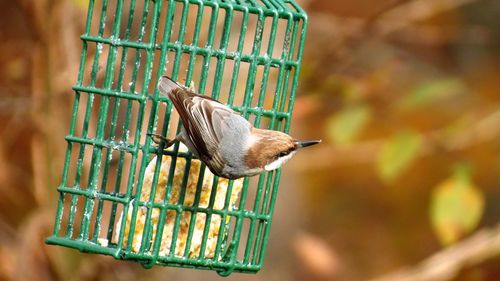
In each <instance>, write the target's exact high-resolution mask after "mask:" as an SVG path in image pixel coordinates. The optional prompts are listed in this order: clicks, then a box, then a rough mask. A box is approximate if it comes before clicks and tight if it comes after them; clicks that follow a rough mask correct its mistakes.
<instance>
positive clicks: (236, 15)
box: [47, 0, 307, 275]
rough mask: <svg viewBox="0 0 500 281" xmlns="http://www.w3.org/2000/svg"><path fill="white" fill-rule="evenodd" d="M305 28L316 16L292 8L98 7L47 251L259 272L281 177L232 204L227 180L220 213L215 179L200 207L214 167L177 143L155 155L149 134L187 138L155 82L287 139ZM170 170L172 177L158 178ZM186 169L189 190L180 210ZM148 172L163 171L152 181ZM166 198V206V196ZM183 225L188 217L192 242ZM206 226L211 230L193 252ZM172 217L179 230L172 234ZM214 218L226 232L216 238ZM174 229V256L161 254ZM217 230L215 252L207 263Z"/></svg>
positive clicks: (208, 2) (243, 0)
mask: <svg viewBox="0 0 500 281" xmlns="http://www.w3.org/2000/svg"><path fill="white" fill-rule="evenodd" d="M306 27H307V15H306V13H305V12H304V11H303V10H302V9H301V8H300V7H299V6H298V5H297V3H295V2H294V1H293V0H183V1H182V0H175V1H173V0H169V1H160V0H157V1H152V0H143V1H138V0H116V1H107V0H101V1H98V0H90V1H89V6H88V15H87V20H86V25H85V32H84V34H83V35H82V36H81V39H82V40H83V49H82V55H81V63H80V68H79V74H78V78H77V82H76V85H75V86H74V87H73V89H74V91H75V100H74V105H73V114H72V119H71V125H70V130H69V134H68V136H67V137H66V140H67V143H68V145H67V153H66V158H65V163H64V170H63V174H62V181H61V185H60V186H59V187H58V189H57V190H58V192H59V195H60V196H59V201H58V206H57V213H56V218H55V226H54V231H53V233H52V235H51V236H50V237H49V238H48V239H47V243H48V244H54V245H62V246H65V247H70V248H75V249H78V250H80V251H82V252H88V253H98V254H105V255H111V256H113V257H114V258H116V259H123V260H134V261H138V262H140V263H141V264H142V265H143V266H144V267H146V268H149V267H152V266H153V265H155V264H159V265H167V266H177V267H189V268H199V269H212V270H215V271H217V272H218V273H219V274H221V275H229V274H230V273H232V272H233V271H236V272H248V273H255V272H257V271H258V270H259V269H260V268H261V267H262V264H263V260H264V256H265V252H266V246H267V242H268V237H269V233H270V227H271V221H272V215H273V210H274V205H275V202H276V196H277V192H278V185H279V180H280V170H277V171H274V172H268V173H264V174H261V175H259V176H256V177H252V178H245V179H244V180H243V182H242V185H241V191H240V192H239V194H238V196H237V197H235V198H236V199H235V200H233V201H231V203H229V200H230V199H229V198H230V195H231V196H232V194H233V191H232V189H233V187H234V186H235V184H234V182H233V181H229V184H228V185H227V187H226V190H225V196H223V199H221V200H222V201H223V206H222V207H219V208H215V207H214V204H215V203H214V202H215V201H216V200H218V199H216V198H217V192H218V188H219V184H220V181H221V180H222V179H219V178H217V177H213V178H210V180H211V181H212V183H211V186H212V187H211V190H209V199H208V203H207V205H206V206H199V203H200V200H201V199H200V197H202V196H203V195H202V194H203V192H207V190H205V191H203V190H204V189H203V184H202V182H204V178H206V177H207V173H208V172H209V171H208V169H206V168H205V167H204V166H203V165H201V166H200V169H199V170H196V169H194V168H193V167H194V166H193V165H194V164H193V163H194V162H193V160H192V158H191V154H190V153H189V152H186V151H183V150H182V149H181V148H180V146H179V144H176V145H175V146H174V148H173V149H172V150H171V151H170V152H169V153H167V154H168V155H163V154H162V153H158V151H159V149H158V148H157V147H156V146H155V144H154V143H153V142H152V140H151V137H150V135H149V134H150V133H158V134H162V135H165V136H174V135H175V134H176V132H177V131H178V130H179V129H180V126H181V124H180V122H179V118H178V116H177V115H176V112H175V110H173V107H172V104H171V103H170V101H169V100H168V98H166V97H163V96H161V95H159V91H158V90H157V87H156V83H157V81H158V79H159V78H160V77H161V76H162V75H168V76H170V77H172V78H173V79H174V80H177V81H180V82H182V83H185V84H186V85H194V87H195V88H196V90H197V92H199V93H202V94H207V95H211V96H212V97H214V98H215V99H218V100H220V101H221V102H223V103H225V104H228V105H229V106H231V107H232V108H233V109H235V110H236V111H238V112H240V113H241V114H242V115H243V116H244V117H245V118H247V119H249V120H250V121H251V122H252V123H253V124H254V125H255V126H256V127H261V128H264V127H265V128H270V129H274V130H281V131H285V132H287V131H288V130H289V126H290V119H291V113H292V109H293V105H294V99H295V92H296V89H297V82H298V75H299V70H300V63H301V57H302V50H303V46H304V39H305V33H306ZM165 159H167V160H168V161H169V166H168V167H169V169H168V170H167V172H166V173H165V172H164V171H161V169H162V168H161V167H162V166H160V164H162V163H163V162H162V161H165ZM180 159H184V160H183V161H184V162H182V163H183V166H182V169H181V170H180V178H181V179H182V180H180V181H181V184H180V186H181V187H180V190H178V191H176V192H178V193H179V194H178V197H175V198H176V199H175V200H176V201H175V202H171V201H172V198H173V197H174V195H172V193H173V191H172V190H173V187H172V186H173V183H174V182H175V181H176V180H177V179H176V173H177V170H176V165H177V167H179V164H178V163H180V162H179V160H180ZM151 162H154V163H155V164H157V165H153V166H150V167H153V169H151V170H148V169H149V168H148V165H150V163H151ZM151 171H154V172H153V173H152V176H151V179H150V181H151V182H149V183H148V189H146V188H145V187H144V186H145V184H144V182H146V181H147V177H148V173H149V172H151ZM193 171H194V172H193ZM190 173H196V176H195V177H196V178H197V181H198V184H196V188H195V193H194V202H192V203H190V204H187V203H186V202H185V201H186V198H187V196H188V195H186V193H188V192H189V191H186V190H187V187H186V186H187V185H188V178H189V174H190ZM160 189H161V190H164V192H165V195H164V197H163V198H155V196H156V197H158V196H157V192H158V190H160ZM145 190H146V191H147V192H145ZM144 193H148V194H146V195H144ZM176 196H177V195H176ZM231 198H232V197H231ZM231 200H232V199H231ZM185 213H189V214H190V217H186V218H188V219H187V220H186V221H187V223H186V225H185V227H186V228H185V230H183V231H184V232H183V233H181V229H183V228H182V227H184V226H183V225H180V224H181V219H183V218H184V214H185ZM139 214H143V215H144V218H145V219H144V220H143V221H142V223H143V224H144V225H143V226H139V225H138V223H137V221H138V220H137V217H138V216H139ZM200 214H202V215H203V216H202V217H201V218H202V219H203V223H202V224H201V226H202V228H203V232H202V235H201V236H200V237H201V238H200V239H201V240H200V241H194V239H193V237H194V236H196V235H197V234H195V233H194V232H195V226H194V225H195V224H197V223H198V217H197V215H200ZM169 216H170V217H171V218H170V219H172V220H171V221H172V225H169V226H166V225H167V224H166V221H168V220H169ZM152 217H155V220H153V219H152ZM172 217H173V218H172ZM189 218H190V219H189ZM215 218H217V223H218V224H220V225H219V226H217V227H218V228H217V229H215V230H216V231H212V229H210V226H209V225H210V221H211V220H212V222H213V221H215ZM168 227H170V228H169V231H171V232H170V233H171V234H169V235H171V236H169V237H170V238H169V239H171V242H169V246H168V248H169V251H167V252H165V251H163V252H162V247H163V246H162V241H164V239H165V237H162V235H163V236H164V234H163V233H165V229H167V228H168ZM137 231H139V233H140V235H139V236H138V237H134V235H136V234H134V233H135V232H137ZM127 232H128V233H127ZM212 232H214V233H215V234H217V237H216V239H215V240H213V242H214V243H213V244H214V245H215V248H214V250H213V253H212V254H211V255H207V254H206V252H208V250H206V249H207V244H208V243H209V242H207V241H208V240H209V239H211V238H209V237H208V236H209V233H212ZM182 235H184V236H183V237H185V240H186V244H187V245H184V248H183V249H184V250H183V251H181V253H180V254H179V253H177V252H176V247H179V245H178V243H177V242H176V241H177V240H179V237H181V236H182ZM134 239H135V240H134ZM162 239H163V240H162ZM134 241H140V243H139V244H137V245H139V246H137V245H134ZM195 243H198V244H199V248H200V250H199V251H198V252H196V254H195V255H193V254H190V253H189V249H190V245H193V244H195Z"/></svg>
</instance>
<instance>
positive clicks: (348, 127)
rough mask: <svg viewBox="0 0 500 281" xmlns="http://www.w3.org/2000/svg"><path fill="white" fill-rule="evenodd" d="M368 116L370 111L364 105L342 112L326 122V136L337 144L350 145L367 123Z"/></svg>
mask: <svg viewBox="0 0 500 281" xmlns="http://www.w3.org/2000/svg"><path fill="white" fill-rule="evenodd" d="M370 116H371V110H370V108H369V107H368V106H366V105H358V106H354V107H350V108H347V109H345V110H342V111H340V112H338V113H337V114H335V115H333V116H331V117H330V118H329V119H328V120H327V122H326V133H327V136H328V138H329V139H330V140H332V141H333V142H335V143H337V144H341V145H343V144H350V143H351V142H352V141H353V140H354V139H355V138H356V136H358V135H359V133H360V132H361V131H362V129H363V128H364V126H365V125H366V123H368V121H369V120H370Z"/></svg>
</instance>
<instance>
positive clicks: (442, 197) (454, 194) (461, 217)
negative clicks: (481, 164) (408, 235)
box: [430, 166, 484, 245]
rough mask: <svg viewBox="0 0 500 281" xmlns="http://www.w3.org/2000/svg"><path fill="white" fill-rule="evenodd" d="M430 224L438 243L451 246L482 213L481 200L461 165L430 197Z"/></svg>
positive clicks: (467, 230) (466, 171) (474, 225)
mask: <svg viewBox="0 0 500 281" xmlns="http://www.w3.org/2000/svg"><path fill="white" fill-rule="evenodd" d="M430 207H431V209H430V215H431V222H432V226H433V228H434V231H435V232H436V234H437V236H438V238H439V240H440V241H441V243H443V244H444V245H448V244H451V243H453V242H455V241H457V240H458V239H460V238H461V237H462V236H463V235H465V234H467V233H469V232H471V231H472V230H473V229H474V228H476V227H477V225H478V223H479V221H480V219H481V216H482V214H483V210H484V197H483V194H482V192H481V190H480V189H478V188H477V187H476V186H475V185H474V184H473V183H472V182H471V180H470V172H469V170H468V169H465V168H464V167H463V166H459V167H457V168H455V171H454V173H453V175H452V176H451V177H450V178H448V179H446V180H445V181H443V182H442V183H440V184H439V185H437V186H436V187H435V189H434V192H433V194H432V201H431V206H430Z"/></svg>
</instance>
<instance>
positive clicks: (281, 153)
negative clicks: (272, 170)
mask: <svg viewBox="0 0 500 281" xmlns="http://www.w3.org/2000/svg"><path fill="white" fill-rule="evenodd" d="M288 154H290V152H289V151H282V152H280V153H278V158H280V157H284V156H287V155H288Z"/></svg>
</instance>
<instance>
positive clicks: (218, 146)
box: [153, 76, 321, 179]
mask: <svg viewBox="0 0 500 281" xmlns="http://www.w3.org/2000/svg"><path fill="white" fill-rule="evenodd" d="M158 89H159V90H160V93H161V94H162V95H165V96H167V97H168V98H169V99H170V100H171V101H172V103H173V104H174V107H175V109H176V110H177V112H179V115H180V118H181V120H182V125H183V126H182V129H181V132H180V133H179V134H178V135H177V136H176V137H175V139H173V140H168V139H166V138H165V137H163V136H160V135H153V136H154V137H156V138H159V139H161V140H163V141H165V147H169V146H171V145H172V144H174V142H176V141H181V142H182V143H184V144H185V145H186V146H187V147H188V149H189V150H190V151H191V153H193V155H194V156H195V157H196V158H198V159H200V160H201V161H202V162H203V163H205V165H207V167H208V168H209V169H210V171H212V173H214V174H215V175H217V176H220V177H224V178H227V179H237V178H241V177H245V176H253V175H257V174H259V173H262V172H264V171H272V170H275V169H277V168H279V167H280V166H281V165H282V164H283V163H285V162H286V161H287V160H289V159H290V158H291V157H292V156H293V155H294V154H295V152H297V150H299V149H301V148H303V147H307V146H311V145H314V144H317V143H319V142H321V140H312V141H298V140H295V139H294V138H292V137H291V136H289V135H288V134H285V133H283V132H279V131H273V130H265V129H258V128H255V127H254V126H252V124H250V122H248V121H247V120H246V119H245V118H243V117H242V116H241V115H240V114H239V113H237V112H236V111H234V110H232V109H231V108H229V107H227V106H225V105H223V104H222V103H220V102H218V101H216V100H214V99H212V98H210V97H207V96H203V95H199V94H196V93H195V92H194V91H192V90H190V89H188V88H186V87H185V86H182V85H179V84H178V83H176V82H175V81H173V80H172V79H170V78H169V77H167V76H163V77H162V78H160V81H159V82H158ZM153 139H155V138H153ZM155 142H157V143H159V142H160V141H159V140H158V139H156V140H155Z"/></svg>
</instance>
